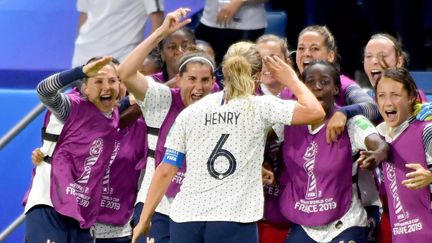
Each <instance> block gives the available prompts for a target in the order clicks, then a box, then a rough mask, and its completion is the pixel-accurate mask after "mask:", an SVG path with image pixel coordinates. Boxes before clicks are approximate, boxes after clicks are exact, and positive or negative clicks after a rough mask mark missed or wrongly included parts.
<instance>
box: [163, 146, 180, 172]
mask: <svg viewBox="0 0 432 243" xmlns="http://www.w3.org/2000/svg"><path fill="white" fill-rule="evenodd" d="M184 158H185V154H184V153H181V152H178V151H176V150H174V149H170V148H167V149H166V151H165V155H164V157H163V160H162V162H165V163H168V164H170V165H174V166H175V167H177V168H181V167H182V165H183V160H184Z"/></svg>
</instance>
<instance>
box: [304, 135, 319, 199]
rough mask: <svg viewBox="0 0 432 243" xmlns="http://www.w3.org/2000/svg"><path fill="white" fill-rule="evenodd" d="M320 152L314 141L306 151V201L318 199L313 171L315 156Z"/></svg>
mask: <svg viewBox="0 0 432 243" xmlns="http://www.w3.org/2000/svg"><path fill="white" fill-rule="evenodd" d="M317 152H318V145H317V144H316V143H315V142H314V141H312V143H310V145H309V147H308V148H307V149H306V152H305V154H304V155H303V159H304V160H305V163H304V164H303V168H304V169H305V171H306V173H307V175H308V184H307V190H306V197H305V198H306V199H315V198H317V197H318V189H317V181H316V177H315V174H314V172H313V169H314V167H315V156H316V154H317Z"/></svg>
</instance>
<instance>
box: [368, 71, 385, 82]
mask: <svg viewBox="0 0 432 243" xmlns="http://www.w3.org/2000/svg"><path fill="white" fill-rule="evenodd" d="M381 73H382V72H381V71H380V70H372V71H371V76H372V79H373V80H374V81H375V83H376V82H378V80H379V79H380V78H381Z"/></svg>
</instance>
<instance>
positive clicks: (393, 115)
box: [385, 110, 397, 121]
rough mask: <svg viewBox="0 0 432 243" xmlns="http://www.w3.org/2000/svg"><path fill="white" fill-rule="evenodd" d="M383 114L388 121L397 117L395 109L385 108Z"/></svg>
mask: <svg viewBox="0 0 432 243" xmlns="http://www.w3.org/2000/svg"><path fill="white" fill-rule="evenodd" d="M385 114H386V116H387V118H388V120H389V121H394V120H396V118H397V112H396V111H395V110H386V111H385Z"/></svg>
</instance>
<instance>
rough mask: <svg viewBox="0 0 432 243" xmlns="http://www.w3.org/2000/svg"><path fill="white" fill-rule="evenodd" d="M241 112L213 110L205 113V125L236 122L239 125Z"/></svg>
mask: <svg viewBox="0 0 432 243" xmlns="http://www.w3.org/2000/svg"><path fill="white" fill-rule="evenodd" d="M239 117H240V113H239V112H230V111H225V112H213V113H207V114H206V115H205V122H204V125H205V126H207V125H218V124H234V125H237V121H238V118H239Z"/></svg>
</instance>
